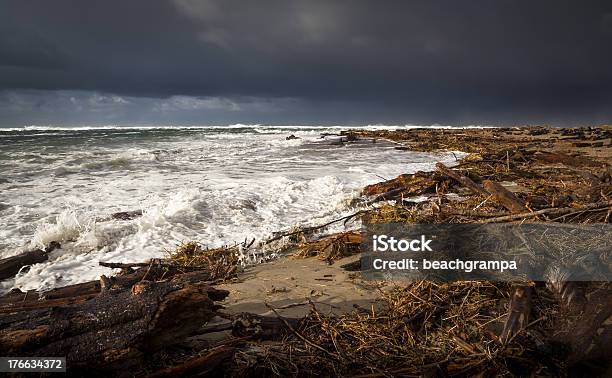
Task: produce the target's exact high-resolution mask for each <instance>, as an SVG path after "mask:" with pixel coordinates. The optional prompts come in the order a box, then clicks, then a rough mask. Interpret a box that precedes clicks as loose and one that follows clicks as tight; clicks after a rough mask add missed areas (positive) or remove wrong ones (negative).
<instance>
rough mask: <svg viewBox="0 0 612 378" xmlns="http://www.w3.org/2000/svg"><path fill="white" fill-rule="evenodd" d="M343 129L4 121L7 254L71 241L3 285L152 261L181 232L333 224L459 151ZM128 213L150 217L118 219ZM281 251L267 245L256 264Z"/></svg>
mask: <svg viewBox="0 0 612 378" xmlns="http://www.w3.org/2000/svg"><path fill="white" fill-rule="evenodd" d="M344 129H348V128H347V127H333V128H327V127H298V126H285V127H282V126H259V125H254V126H249V125H233V126H224V127H212V126H209V127H204V126H203V127H148V128H147V127H101V128H95V127H80V128H79V127H77V128H69V127H64V128H62V127H25V128H14V129H0V258H5V257H9V256H13V255H16V254H18V253H20V252H23V251H26V250H31V249H34V248H43V247H45V246H47V245H48V244H49V243H50V242H52V241H57V242H59V243H60V244H61V248H60V249H57V250H54V251H53V252H51V254H50V256H49V261H47V262H45V263H41V264H35V265H33V266H32V267H30V269H29V270H27V272H26V271H24V272H22V273H20V274H19V275H18V276H17V277H16V278H15V279H10V280H6V281H4V282H2V283H0V290H2V291H7V290H8V289H10V288H13V287H17V288H20V289H21V290H28V289H38V290H47V289H50V288H54V287H59V286H66V285H70V284H75V283H79V282H84V281H89V280H95V279H98V278H99V276H100V275H102V274H107V275H108V274H110V273H111V272H110V270H109V269H107V268H103V267H100V266H99V265H98V262H99V261H112V262H142V261H146V260H148V259H150V258H155V257H163V256H166V255H167V253H168V251H169V250H172V249H174V248H175V247H176V246H177V245H178V244H179V243H181V242H187V241H191V240H195V241H198V242H200V243H202V244H204V245H207V246H209V247H218V246H222V245H227V244H233V243H236V242H242V241H244V240H245V239H248V240H251V239H252V238H255V239H256V241H262V240H265V239H266V238H269V237H270V236H271V235H272V234H273V233H274V232H277V231H287V230H289V229H291V228H292V227H293V226H296V225H317V224H323V223H325V222H328V221H330V220H333V219H337V218H339V217H342V216H344V215H348V214H351V213H353V212H355V211H356V210H357V209H355V208H353V207H351V200H352V199H353V198H355V197H356V196H358V194H359V191H360V189H361V188H362V187H363V186H365V185H368V184H371V183H375V182H379V181H381V180H383V179H390V178H393V177H396V176H397V175H399V174H402V173H412V172H415V171H418V170H432V169H433V168H434V164H435V162H437V161H442V162H445V163H447V164H452V163H453V162H454V161H455V160H456V158H455V154H453V153H450V152H449V153H443V154H433V153H421V152H411V151H400V150H397V149H395V148H394V147H395V146H396V145H395V144H393V143H391V142H387V141H382V140H378V141H376V142H375V143H374V142H373V141H371V140H360V141H357V142H354V143H338V141H339V137H338V136H337V135H328V134H337V133H339V132H340V131H341V130H344ZM289 135H294V136H296V137H297V138H298V139H292V140H286V137H287V136H289ZM122 211H142V214H143V215H142V216H140V217H136V218H134V219H131V220H116V219H112V218H111V214H113V213H116V212H122ZM341 227H344V226H343V225H342V224H338V225H336V229H338V228H341ZM347 227H349V228H357V227H359V225H358V224H354V223H353V224H350V225H348V226H347ZM273 257H274V255H273V254H269V255H266V254H265V251H264V252H263V255H259V257H257V256H254V257H253V259H252V261H249V263H256V262H258V261H261V260H265V259H268V258H273Z"/></svg>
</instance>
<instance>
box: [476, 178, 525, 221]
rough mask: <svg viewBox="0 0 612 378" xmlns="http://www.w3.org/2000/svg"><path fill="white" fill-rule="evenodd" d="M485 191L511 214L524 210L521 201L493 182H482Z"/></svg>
mask: <svg viewBox="0 0 612 378" xmlns="http://www.w3.org/2000/svg"><path fill="white" fill-rule="evenodd" d="M483 186H484V187H485V189H486V190H487V191H488V192H489V193H491V194H492V195H493V198H494V199H495V200H496V201H497V202H499V203H501V204H502V205H503V206H504V207H505V208H506V209H508V210H510V211H511V212H513V213H520V212H521V211H523V210H525V204H524V203H523V201H521V200H519V199H518V198H516V196H515V195H514V194H512V192H511V191H509V190H508V189H506V188H504V187H503V186H501V185H500V184H498V183H496V182H495V181H490V180H485V181H484V182H483Z"/></svg>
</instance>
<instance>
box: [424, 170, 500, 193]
mask: <svg viewBox="0 0 612 378" xmlns="http://www.w3.org/2000/svg"><path fill="white" fill-rule="evenodd" d="M436 169H437V170H438V172H439V173H440V174H441V175H443V176H446V177H450V178H452V179H453V180H455V181H457V182H458V183H460V184H461V185H463V186H465V187H466V188H468V189H470V190H471V191H472V192H474V194H476V195H482V196H485V197H487V196H489V193H487V191H486V190H484V189H483V188H482V186H480V185H478V184H476V183H475V182H474V181H472V179H470V178H469V177H467V176H464V175H462V174H459V173H458V172H455V171H453V170H452V169H450V168H448V167H447V166H445V165H444V164H442V163H440V162H438V163H436Z"/></svg>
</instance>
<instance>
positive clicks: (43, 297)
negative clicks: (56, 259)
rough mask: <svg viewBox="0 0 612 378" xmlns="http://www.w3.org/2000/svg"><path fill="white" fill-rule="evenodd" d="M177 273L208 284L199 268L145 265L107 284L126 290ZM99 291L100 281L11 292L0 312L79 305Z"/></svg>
mask: <svg viewBox="0 0 612 378" xmlns="http://www.w3.org/2000/svg"><path fill="white" fill-rule="evenodd" d="M186 272H188V273H186ZM178 274H180V275H181V279H183V280H189V282H196V280H199V281H210V272H208V271H207V270H203V269H202V270H194V271H193V272H190V269H189V268H183V267H181V268H178V267H173V266H168V265H165V266H164V265H157V264H147V266H143V267H141V268H139V269H138V270H136V271H134V272H132V273H129V274H124V275H117V276H112V277H109V278H108V280H109V281H110V285H111V286H110V288H111V289H115V290H121V289H129V288H130V287H131V286H132V285H134V284H135V283H138V282H140V281H144V280H149V281H156V280H161V279H170V278H172V277H174V276H176V275H178ZM194 277H195V278H194ZM101 290H102V287H101V282H100V281H89V282H83V283H80V284H76V285H70V286H64V287H60V288H56V289H52V290H49V291H46V292H42V293H39V292H37V291H36V290H30V291H28V292H25V293H24V292H22V291H19V290H14V291H12V292H10V293H8V294H6V295H4V296H2V297H0V313H5V312H11V311H15V310H18V309H21V310H26V309H33V308H41V307H43V308H44V307H48V306H50V305H51V304H53V305H56V306H61V305H67V304H75V303H81V302H84V301H87V300H89V299H91V298H93V297H95V296H97V295H98V294H99V293H100V292H101Z"/></svg>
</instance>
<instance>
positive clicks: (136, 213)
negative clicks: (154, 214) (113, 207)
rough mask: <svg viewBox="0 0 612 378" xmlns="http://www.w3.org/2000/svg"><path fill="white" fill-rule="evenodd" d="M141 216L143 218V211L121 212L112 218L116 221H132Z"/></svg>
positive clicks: (114, 214)
mask: <svg viewBox="0 0 612 378" xmlns="http://www.w3.org/2000/svg"><path fill="white" fill-rule="evenodd" d="M140 216H142V210H134V211H120V212H118V213H113V214H111V218H112V219H116V220H132V219H134V218H138V217H140Z"/></svg>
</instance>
